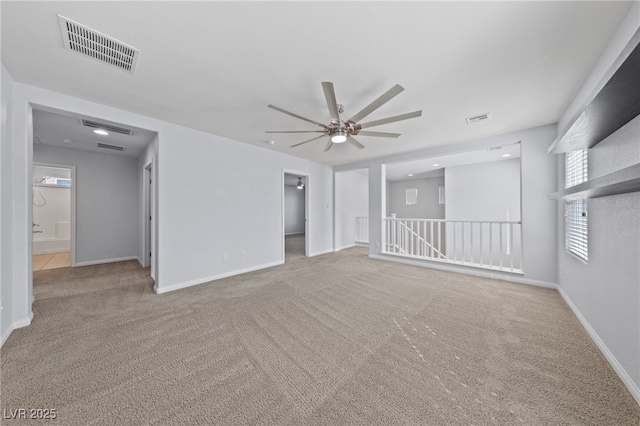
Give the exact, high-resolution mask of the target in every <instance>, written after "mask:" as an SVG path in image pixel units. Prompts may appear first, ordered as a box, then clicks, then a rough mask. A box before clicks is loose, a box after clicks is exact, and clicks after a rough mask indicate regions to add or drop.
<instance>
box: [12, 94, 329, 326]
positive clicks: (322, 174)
mask: <svg viewBox="0 0 640 426" xmlns="http://www.w3.org/2000/svg"><path fill="white" fill-rule="evenodd" d="M14 88H15V90H14V100H13V109H12V111H13V114H14V127H13V134H14V138H13V140H12V141H11V148H12V149H13V151H12V153H11V157H10V159H9V160H10V161H11V162H12V163H13V165H14V170H13V172H14V173H12V177H13V179H14V188H15V193H14V195H13V197H12V200H13V204H14V206H15V210H14V216H13V217H14V218H15V222H16V223H14V226H13V227H12V229H11V234H12V235H11V237H12V238H13V239H12V242H11V244H9V247H10V249H12V252H13V253H14V256H15V258H14V262H13V266H14V271H13V279H12V280H11V281H10V285H12V286H13V288H12V290H13V291H14V304H13V307H14V309H15V310H14V312H13V315H12V317H13V318H14V322H15V320H20V321H26V323H28V321H29V317H30V316H31V300H32V299H31V295H32V285H31V256H30V253H31V223H30V221H29V219H27V218H31V196H30V194H31V192H30V191H31V178H30V176H31V175H30V164H31V163H32V161H33V145H32V125H31V118H30V117H31V113H30V109H31V105H35V106H37V107H38V108H39V109H54V110H59V111H68V112H70V113H73V114H82V115H88V116H92V117H100V118H101V119H104V120H108V121H113V122H117V123H123V124H125V125H131V126H134V127H140V128H143V129H148V130H152V131H157V132H158V139H157V145H156V151H155V154H154V155H155V159H154V170H155V172H154V173H157V176H156V191H157V194H156V201H157V212H155V213H156V214H155V217H156V218H157V220H156V224H155V226H156V228H157V240H156V246H157V250H156V253H157V256H156V259H157V271H156V277H155V278H156V291H158V292H160V293H162V292H166V291H170V290H175V289H178V288H182V287H185V286H189V285H194V284H198V283H202V282H207V281H209V280H213V279H217V278H221V277H224V276H228V275H233V274H238V273H242V272H245V271H249V270H253V269H259V268H264V267H268V266H272V265H276V264H280V263H283V261H284V259H283V253H284V247H283V240H282V235H283V232H284V229H283V226H282V223H283V209H282V203H283V199H282V172H283V170H296V171H299V172H301V173H303V174H305V175H308V185H307V187H308V191H309V203H310V208H309V209H308V211H307V217H308V221H309V224H308V230H309V233H308V235H307V239H308V242H309V252H308V254H309V255H310V256H314V255H318V254H322V253H326V252H329V251H332V250H333V192H332V191H333V172H332V169H331V167H329V166H326V165H321V164H318V163H315V162H312V161H308V160H303V159H300V158H297V157H293V156H290V155H285V154H281V153H277V152H273V151H270V150H267V149H262V148H258V147H255V146H251V145H248V144H243V143H239V142H236V141H232V140H230V139H226V138H223V137H218V136H215V135H212V134H209V133H205V132H201V131H197V130H193V129H189V128H186V127H182V126H178V125H175V124H171V123H167V122H163V121H160V120H156V119H152V118H149V117H144V116H140V115H137V114H133V113H129V112H126V111H122V110H118V109H114V108H111V107H107V106H104V105H99V104H96V103H93V102H88V101H84V100H81V99H78V98H74V97H71V96H67V95H63V94H59V93H55V92H51V91H48V90H43V89H40V88H36V87H33V86H29V85H25V84H19V83H18V84H15V85H14ZM134 163H135V160H134ZM133 168H134V170H133V172H132V175H133V178H132V182H133V183H130V184H131V185H132V186H133V188H134V192H135V193H136V194H138V192H139V188H140V183H139V181H138V170H137V167H136V165H135V164H134V167H133ZM3 172H4V169H3ZM81 179H82V177H81V176H80V172H79V171H78V182H80V181H81ZM78 189H79V188H78ZM78 198H79V196H78ZM140 203H141V201H140V200H139V199H138V198H136V201H135V203H134V217H135V219H134V220H135V222H136V225H135V227H134V228H133V229H134V230H133V234H134V238H135V239H136V242H138V240H139V233H138V224H139V223H140V220H139V214H138V212H139V206H140V205H141V204H140ZM256 206H259V208H258V209H257V208H256ZM139 250H140V249H139V246H138V244H137V243H136V244H134V251H133V253H132V256H137V255H138V254H139ZM243 250H244V251H245V252H246V256H245V257H240V251H243ZM223 253H228V255H229V260H228V261H223Z"/></svg>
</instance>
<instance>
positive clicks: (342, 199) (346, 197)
mask: <svg viewBox="0 0 640 426" xmlns="http://www.w3.org/2000/svg"><path fill="white" fill-rule="evenodd" d="M335 198H336V211H335V249H336V250H341V249H344V248H347V247H353V246H354V245H355V243H356V217H368V216H369V177H368V175H367V174H365V173H361V172H355V171H351V172H340V173H336V174H335Z"/></svg>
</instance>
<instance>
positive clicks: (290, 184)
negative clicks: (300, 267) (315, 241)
mask: <svg viewBox="0 0 640 426" xmlns="http://www.w3.org/2000/svg"><path fill="white" fill-rule="evenodd" d="M282 182H283V185H282V229H283V243H282V246H283V254H282V258H283V261H284V262H287V261H291V260H293V259H296V258H301V257H306V256H308V253H309V220H308V219H309V218H308V214H307V212H308V211H309V175H307V174H305V173H300V172H294V171H287V170H285V171H283V175H282Z"/></svg>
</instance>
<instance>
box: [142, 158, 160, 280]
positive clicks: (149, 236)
mask: <svg viewBox="0 0 640 426" xmlns="http://www.w3.org/2000/svg"><path fill="white" fill-rule="evenodd" d="M143 175H144V181H143V209H142V210H143V213H142V214H143V217H142V223H143V229H142V234H143V259H142V266H143V267H144V268H148V267H150V268H151V278H153V279H154V280H155V263H156V261H155V259H156V254H157V253H155V250H154V247H155V244H154V242H155V239H156V235H155V232H154V231H155V227H154V220H157V218H155V219H154V218H153V215H154V212H155V209H154V202H155V197H154V189H153V188H154V183H155V182H154V177H153V160H151V161H149V162H148V163H147V164H146V165H145V166H144V168H143ZM147 253H149V255H147Z"/></svg>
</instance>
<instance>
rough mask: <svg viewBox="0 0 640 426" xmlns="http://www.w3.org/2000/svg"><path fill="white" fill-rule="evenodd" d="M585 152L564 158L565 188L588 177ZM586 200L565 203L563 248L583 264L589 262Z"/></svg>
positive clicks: (576, 152)
mask: <svg viewBox="0 0 640 426" xmlns="http://www.w3.org/2000/svg"><path fill="white" fill-rule="evenodd" d="M587 165H588V161H587V151H586V150H584V151H572V152H569V153H567V155H566V157H565V188H569V187H572V186H575V185H578V184H580V183H582V182H585V181H586V180H587V177H588V169H587ZM587 208H588V201H587V200H572V201H567V202H566V203H565V216H564V217H565V220H564V223H565V237H564V239H565V247H566V249H567V251H568V252H569V253H573V254H574V255H576V256H578V257H579V258H580V259H582V260H584V261H585V262H586V261H588V260H589V232H588V230H589V227H588V221H587Z"/></svg>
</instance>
